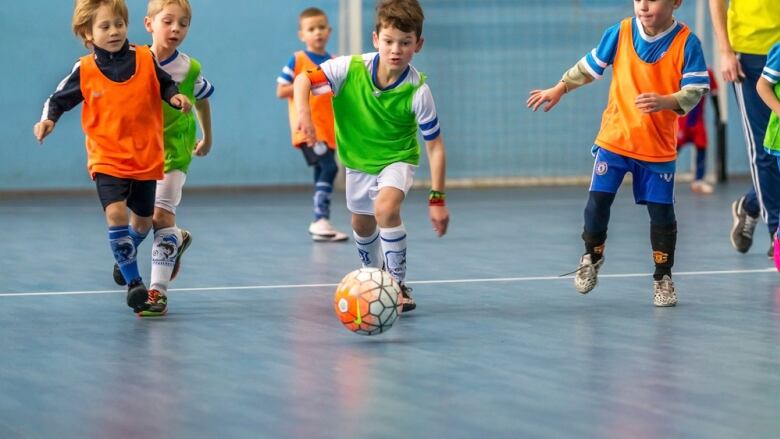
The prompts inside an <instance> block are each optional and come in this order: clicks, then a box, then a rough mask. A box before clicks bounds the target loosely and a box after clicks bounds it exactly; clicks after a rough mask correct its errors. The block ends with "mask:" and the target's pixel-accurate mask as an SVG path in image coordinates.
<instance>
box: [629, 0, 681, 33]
mask: <svg viewBox="0 0 780 439" xmlns="http://www.w3.org/2000/svg"><path fill="white" fill-rule="evenodd" d="M681 3H682V0H634V14H635V15H636V17H637V18H638V19H639V22H640V23H642V25H644V27H645V28H649V29H658V28H661V27H664V26H668V25H670V24H671V23H672V20H673V18H672V14H673V13H674V10H675V9H677V8H679V7H680V4H681Z"/></svg>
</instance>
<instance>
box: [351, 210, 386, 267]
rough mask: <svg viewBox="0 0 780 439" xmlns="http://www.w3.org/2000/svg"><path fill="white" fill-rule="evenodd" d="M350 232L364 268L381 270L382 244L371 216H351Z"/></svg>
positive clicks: (355, 214)
mask: <svg viewBox="0 0 780 439" xmlns="http://www.w3.org/2000/svg"><path fill="white" fill-rule="evenodd" d="M352 230H353V236H354V237H355V245H357V249H358V254H359V255H360V261H361V262H362V264H363V266H364V267H375V268H382V267H383V265H384V260H383V258H382V243H381V242H380V240H379V229H378V228H377V226H376V220H375V219H374V216H373V215H363V214H359V213H353V214H352Z"/></svg>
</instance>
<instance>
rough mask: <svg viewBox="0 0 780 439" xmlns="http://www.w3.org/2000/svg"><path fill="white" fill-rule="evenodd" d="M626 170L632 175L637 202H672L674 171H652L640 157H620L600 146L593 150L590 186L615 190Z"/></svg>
mask: <svg viewBox="0 0 780 439" xmlns="http://www.w3.org/2000/svg"><path fill="white" fill-rule="evenodd" d="M626 172H630V173H631V175H633V177H634V201H636V203H637V204H647V203H648V202H650V203H658V204H674V172H655V171H653V170H651V169H650V168H648V166H647V163H645V162H642V161H641V160H636V159H632V158H630V157H624V156H622V155H619V154H615V153H614V152H609V151H607V150H606V149H604V148H599V149H598V151H597V152H596V162H595V163H594V165H593V177H592V178H591V182H590V190H591V191H595V192H608V193H611V194H615V193H617V191H618V188H619V187H620V184H621V183H623V177H624V176H625V175H626Z"/></svg>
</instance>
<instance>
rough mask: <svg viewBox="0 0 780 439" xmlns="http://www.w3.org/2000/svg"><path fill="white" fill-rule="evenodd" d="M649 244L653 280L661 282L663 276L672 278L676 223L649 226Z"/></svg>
mask: <svg viewBox="0 0 780 439" xmlns="http://www.w3.org/2000/svg"><path fill="white" fill-rule="evenodd" d="M650 243H651V245H652V247H653V261H654V262H655V272H654V273H653V280H661V279H663V277H664V275H666V276H669V277H672V266H673V265H674V248H675V245H676V244H677V222H674V223H672V224H668V225H663V226H658V225H655V224H650Z"/></svg>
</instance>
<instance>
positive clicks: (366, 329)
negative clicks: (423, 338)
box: [333, 268, 403, 335]
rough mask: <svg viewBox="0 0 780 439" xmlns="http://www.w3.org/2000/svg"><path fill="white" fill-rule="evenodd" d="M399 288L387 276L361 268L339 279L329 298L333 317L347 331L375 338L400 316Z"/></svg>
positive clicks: (370, 269)
mask: <svg viewBox="0 0 780 439" xmlns="http://www.w3.org/2000/svg"><path fill="white" fill-rule="evenodd" d="M401 297H402V296H401V287H400V285H398V282H396V281H395V279H393V277H392V276H390V273H388V272H386V271H384V270H380V269H379V268H361V269H359V270H355V271H353V272H351V273H349V274H347V275H346V276H344V279H342V280H341V283H339V286H338V287H336V294H335V296H334V297H333V307H334V309H335V310H336V316H337V317H338V318H339V320H340V321H341V323H342V324H343V325H344V326H345V327H346V328H347V329H349V330H350V331H352V332H355V333H357V334H361V335H377V334H381V333H383V332H386V331H388V330H389V329H390V328H391V327H392V326H393V324H394V323H395V321H396V320H397V319H398V316H399V315H400V314H401V309H402V308H403V303H402V301H401Z"/></svg>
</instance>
